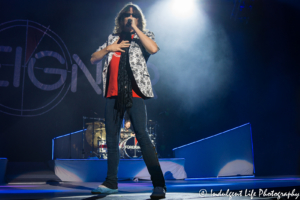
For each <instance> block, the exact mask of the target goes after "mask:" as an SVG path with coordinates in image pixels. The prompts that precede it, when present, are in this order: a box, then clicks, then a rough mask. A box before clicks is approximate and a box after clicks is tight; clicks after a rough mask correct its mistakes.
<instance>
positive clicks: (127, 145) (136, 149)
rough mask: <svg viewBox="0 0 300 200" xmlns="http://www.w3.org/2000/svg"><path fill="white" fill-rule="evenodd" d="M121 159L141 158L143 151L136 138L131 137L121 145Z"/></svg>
mask: <svg viewBox="0 0 300 200" xmlns="http://www.w3.org/2000/svg"><path fill="white" fill-rule="evenodd" d="M119 148H120V157H122V158H141V157H142V151H141V147H140V145H139V144H138V142H137V140H136V138H135V137H129V138H128V139H125V140H124V141H122V142H121V143H120V145H119Z"/></svg>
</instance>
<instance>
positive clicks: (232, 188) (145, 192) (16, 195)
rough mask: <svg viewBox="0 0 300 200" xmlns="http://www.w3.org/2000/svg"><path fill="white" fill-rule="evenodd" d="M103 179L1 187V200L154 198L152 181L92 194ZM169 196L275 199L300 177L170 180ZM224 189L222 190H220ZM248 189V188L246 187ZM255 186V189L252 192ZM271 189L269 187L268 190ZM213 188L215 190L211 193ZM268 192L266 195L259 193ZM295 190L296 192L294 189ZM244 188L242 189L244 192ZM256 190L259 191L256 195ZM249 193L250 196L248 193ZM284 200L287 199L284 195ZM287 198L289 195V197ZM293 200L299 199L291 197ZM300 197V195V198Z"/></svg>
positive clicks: (299, 185)
mask: <svg viewBox="0 0 300 200" xmlns="http://www.w3.org/2000/svg"><path fill="white" fill-rule="evenodd" d="M98 184H99V182H48V183H46V182H39V183H34V182H28V183H24V182H23V183H13V184H6V185H1V186H0V199H128V200H129V199H131V200H134V199H140V200H141V199H150V197H149V196H150V194H151V193H152V189H153V187H152V184H151V182H150V181H138V182H134V181H119V193H118V194H113V195H107V196H106V195H92V194H91V193H90V191H91V190H92V189H94V188H95V187H97V186H98ZM166 185H167V195H166V198H165V199H173V200H174V199H201V198H202V197H201V196H200V195H199V191H200V190H201V191H202V194H205V190H206V192H207V194H205V195H203V197H205V200H210V199H218V200H221V199H230V197H229V196H227V195H226V192H227V190H228V189H229V192H232V194H233V195H234V194H235V195H239V194H242V196H241V197H240V196H235V197H232V199H251V194H252V197H253V199H266V198H267V199H271V198H273V199H275V198H276V196H267V194H269V195H270V194H271V192H272V190H274V191H275V192H281V193H288V192H290V193H293V194H295V195H299V193H300V177H260V178H259V177H255V178H254V177H250V178H218V179H216V178H213V179H198V180H167V181H166ZM221 189H222V192H221V193H219V192H220V190H221ZM246 189H247V190H246ZM252 189H254V190H253V191H252ZM265 189H267V190H265ZM211 190H212V193H211ZM262 190H263V191H264V192H266V193H265V195H263V194H261V195H260V197H259V192H261V191H262ZM293 190H294V192H293ZM240 191H242V192H241V193H240ZM254 192H256V194H254ZM245 194H246V195H245ZM280 199H284V198H280ZM285 199H287V198H285ZM289 199H295V197H293V198H292V197H290V198H289ZM298 199H300V197H298Z"/></svg>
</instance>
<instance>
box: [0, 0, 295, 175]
mask: <svg viewBox="0 0 300 200" xmlns="http://www.w3.org/2000/svg"><path fill="white" fill-rule="evenodd" d="M132 2H133V3H136V4H138V5H139V6H140V7H141V9H142V10H143V12H144V13H145V16H146V19H148V25H149V26H148V27H147V28H148V29H149V30H151V31H153V32H154V33H155V34H156V41H157V43H158V45H159V46H160V48H161V50H160V51H159V52H158V53H157V55H153V56H151V57H150V59H149V62H150V63H152V64H154V65H155V66H156V67H157V68H158V71H159V75H160V78H159V81H158V83H157V84H155V85H154V89H155V92H156V94H157V97H158V98H156V99H151V100H147V101H146V104H147V109H148V119H152V120H155V121H157V122H158V124H159V127H158V134H159V137H160V141H159V142H160V144H159V145H158V152H159V153H160V155H161V157H172V149H173V148H175V147H178V146H181V145H184V144H187V143H190V142H193V141H195V140H199V139H202V138H205V137H208V136H211V135H214V134H217V133H219V132H222V131H225V130H228V129H231V128H233V127H236V126H239V125H242V124H245V123H247V122H250V123H251V125H252V133H253V147H254V162H255V168H256V175H258V176H270V175H300V145H299V141H300V138H299V137H300V123H299V117H300V116H299V114H300V106H299V105H300V69H299V66H300V65H299V53H300V51H299V50H300V47H299V44H300V37H299V36H300V29H299V20H300V14H299V13H300V12H299V8H300V5H299V3H298V1H296V0H289V1H279V0H277V1H276V0H268V1H267V0H255V1H248V2H250V4H251V5H252V11H251V12H250V13H246V14H247V15H246V16H247V17H249V19H247V20H239V19H234V18H231V17H230V16H231V13H232V10H233V6H234V2H235V1H230V0H203V1H201V6H202V11H203V12H204V13H205V15H206V16H207V18H208V19H209V23H210V25H211V26H213V27H214V29H210V30H215V31H211V32H210V33H212V34H211V35H213V33H216V34H215V35H213V37H214V38H215V39H214V46H212V48H213V50H211V51H210V52H213V53H214V54H213V55H208V57H209V62H211V61H213V62H212V63H215V62H218V63H219V65H218V66H223V67H222V68H220V70H224V71H222V74H224V76H223V77H222V80H221V79H219V78H218V77H217V78H216V79H212V80H210V79H209V81H211V82H209V81H208V82H205V81H204V79H205V77H207V78H209V77H213V76H214V74H213V73H212V74H208V75H207V76H202V75H199V74H197V73H198V70H199V71H201V70H202V69H204V68H205V67H207V66H210V65H211V63H208V64H207V62H203V60H198V56H201V55H204V54H205V53H207V52H205V48H206V47H205V45H203V44H201V42H199V41H202V40H201V38H200V37H201V36H200V35H199V36H198V35H197V34H196V35H193V32H192V31H189V30H188V29H186V31H184V32H183V34H178V33H179V31H180V30H182V29H185V28H186V27H185V25H186V24H187V23H188V22H182V21H178V23H177V21H176V19H175V18H174V19H173V21H170V24H175V25H172V26H171V25H169V24H168V23H166V22H165V21H164V22H161V19H160V17H161V16H160V14H157V15H155V16H151V17H150V16H149V15H150V14H151V13H150V11H152V10H151V7H153V6H154V5H155V4H156V3H157V2H162V1H143V0H141V1H132ZM125 3H127V1H122V0H116V1H100V0H97V1H96V0H89V1H83V0H72V1H71V0H63V1H62V0H44V1H39V0H31V1H15V0H13V1H1V2H0V24H2V23H4V22H8V21H11V20H16V19H23V20H31V21H34V22H37V23H40V24H42V25H44V26H46V27H48V26H50V29H51V30H52V31H54V32H55V33H56V34H57V35H59V36H60V37H61V39H62V40H63V41H64V43H65V44H66V47H67V48H68V50H69V52H70V55H71V56H72V55H73V54H77V55H78V56H79V57H80V59H81V60H82V61H83V63H84V64H85V65H86V66H87V68H88V69H89V71H90V73H91V74H92V76H93V77H94V78H95V73H96V68H95V66H94V65H91V64H90V61H89V60H90V56H91V54H92V53H93V52H94V51H95V50H96V49H97V48H98V47H99V46H100V45H101V44H102V43H103V42H104V41H106V39H107V36H108V34H110V33H111V32H112V29H113V25H114V18H115V16H116V13H117V12H118V11H119V10H120V9H121V8H122V7H123V6H124V4H125ZM199 6H200V5H199ZM166 9H167V8H166ZM156 13H157V12H156ZM164 14H165V13H164V12H161V15H164ZM170 19H172V17H170ZM196 20H197V19H196ZM190 21H191V20H190ZM193 23H194V24H193V26H194V27H197V26H200V25H199V24H198V23H197V22H193ZM151 25H152V27H151ZM155 25H157V26H155ZM168 26H169V27H170V28H169V29H166V30H168V31H169V32H168V34H167V33H166V32H164V31H161V30H162V29H159V27H164V28H165V27H168ZM221 29H222V32H218V31H219V30H221ZM170 33H171V34H170ZM172 33H173V34H172ZM221 33H222V35H220V36H219V35H218V34H221ZM1 34H2V33H0V37H1V38H0V46H1V45H5V43H6V42H7V39H9V37H7V36H6V37H5V38H4V37H3V34H2V35H1ZM16 34H18V33H16ZM20 35H21V36H22V35H23V36H24V37H25V35H24V34H20ZM190 36H193V37H192V38H193V39H194V40H193V41H189V42H191V44H193V45H191V46H188V45H186V42H187V41H188V40H189V38H190ZM225 36H226V37H225ZM11 37H12V39H13V37H15V36H11ZM198 37H199V40H198V39H197V38H198ZM166 38H171V39H170V40H166ZM222 38H226V44H228V45H229V46H230V47H226V48H225V49H224V48H222V45H223V44H224V43H223V41H222V40H221V39H222ZM11 41H12V40H10V42H11ZM177 41H181V42H178V43H177ZM182 41H183V42H182ZM7 45H8V44H7ZM10 45H11V46H12V47H13V49H15V48H16V47H17V46H16V45H12V44H11V43H10ZM19 45H20V44H19ZM23 46H24V45H23ZM47 48H48V49H50V47H49V46H45V49H46V50H47ZM198 48H199V49H201V51H200V50H198ZM229 50H230V52H229ZM13 51H14V50H13ZM0 54H2V55H1V56H0V59H1V60H0V63H1V64H3V62H4V60H5V59H6V58H7V57H6V56H5V55H6V54H5V55H4V53H2V52H0ZM12 54H13V55H14V53H12ZM224 58H226V59H225V60H224ZM13 59H14V57H12V60H11V62H12V63H13V62H14V60H13ZM5 62H6V60H5ZM223 62H226V63H227V64H226V65H225V64H224V63H223ZM73 63H75V62H74V60H73ZM212 66H213V65H212ZM224 66H225V67H224ZM191 69H192V70H191ZM149 72H150V75H151V76H152V77H153V76H154V74H153V71H151V70H149ZM211 72H218V68H216V69H215V70H214V71H211ZM229 72H230V73H229ZM12 73H13V72H11V71H8V70H7V68H5V67H3V66H2V67H0V80H1V79H2V80H5V79H6V78H7V77H8V76H12V75H11V74H12ZM218 73H220V71H219V72H218ZM182 74H184V75H182ZM228 74H230V75H228ZM26 76H28V75H27V74H26ZM203 77H204V78H203ZM219 77H221V76H219ZM21 80H22V79H21ZM27 80H28V79H27ZM216 83H219V85H218V84H216ZM28 84H30V82H28ZM77 84H78V86H77V91H76V92H71V91H69V92H68V93H67V95H66V96H65V98H64V99H63V100H62V101H61V102H60V103H59V104H58V105H57V106H56V107H54V108H53V109H52V110H50V111H49V112H47V113H45V114H43V115H39V116H35V117H20V116H12V115H9V114H5V113H2V112H1V113H0V117H1V122H0V157H7V158H8V160H9V161H47V160H50V159H51V148H52V146H51V145H52V138H54V137H57V136H60V135H63V134H67V133H70V132H73V131H77V130H80V129H82V116H91V115H93V112H97V113H98V116H99V117H104V103H105V99H103V97H102V94H101V95H98V94H96V92H95V91H94V89H93V88H92V87H91V85H90V83H89V82H88V80H87V78H86V77H85V76H84V74H83V72H82V71H81V70H80V69H79V70H78V82H77ZM211 85H215V86H216V88H217V89H216V90H214V89H211V88H210V86H211ZM218 87H219V88H218ZM100 88H101V89H102V84H101V85H100ZM198 88H199V89H198ZM205 88H208V89H207V90H210V89H211V90H213V91H214V92H213V93H209V94H208V92H207V91H206V90H205ZM15 90H16V89H15V88H14V87H13V86H12V84H10V85H9V86H8V87H0V98H1V100H0V101H1V102H0V103H1V105H2V104H4V103H7V102H9V103H10V105H13V104H16V105H19V102H20V98H16V97H15V94H14V93H15V92H16V91H15ZM35 94H36V95H37V93H34V92H32V93H31V94H30V98H31V99H35V97H36V96H35ZM41 94H45V95H48V94H47V92H46V91H45V92H44V93H41ZM41 94H40V93H39V94H38V95H39V98H42V97H41ZM45 98H46V97H45ZM33 102H34V100H33ZM35 103H36V102H35ZM35 103H33V104H35ZM32 107H34V105H32ZM0 109H2V107H1V108H0ZM216 148H218V147H216ZM198 153H202V152H198ZM203 153H205V152H203Z"/></svg>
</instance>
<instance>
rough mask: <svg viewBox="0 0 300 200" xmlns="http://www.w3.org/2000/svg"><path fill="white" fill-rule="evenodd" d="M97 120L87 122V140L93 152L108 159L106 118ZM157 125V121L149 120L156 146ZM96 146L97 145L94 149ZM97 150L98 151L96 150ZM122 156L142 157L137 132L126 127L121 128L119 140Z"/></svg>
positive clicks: (152, 139) (100, 157)
mask: <svg viewBox="0 0 300 200" xmlns="http://www.w3.org/2000/svg"><path fill="white" fill-rule="evenodd" d="M97 119H98V120H97V121H94V122H89V123H85V124H86V125H87V128H86V131H85V140H86V142H87V144H88V145H90V146H91V147H92V151H91V153H92V154H95V155H96V156H97V157H98V158H99V159H107V145H106V131H105V119H103V118H97ZM156 127H157V122H156V121H152V120H149V121H148V134H149V138H150V140H151V142H152V143H153V145H154V146H155V147H156ZM94 147H97V148H96V149H94ZM95 150H96V151H97V152H95ZM119 150H120V158H122V159H132V158H141V157H142V152H141V147H140V145H139V143H138V141H137V139H136V136H135V134H134V133H133V132H132V131H131V130H130V129H126V128H121V132H120V140H119Z"/></svg>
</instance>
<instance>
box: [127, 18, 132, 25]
mask: <svg viewBox="0 0 300 200" xmlns="http://www.w3.org/2000/svg"><path fill="white" fill-rule="evenodd" d="M131 24H132V19H128V21H127V24H126V26H127V27H131Z"/></svg>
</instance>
